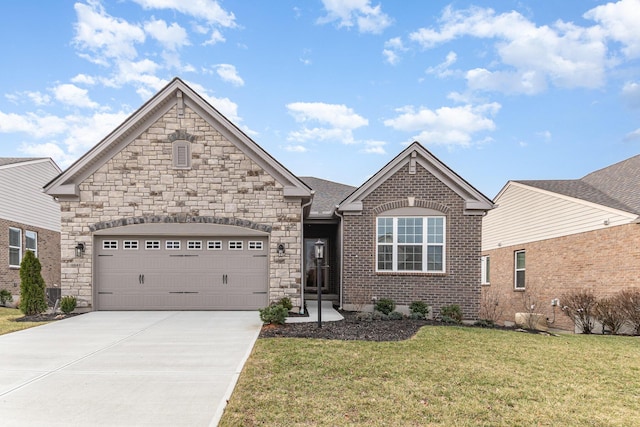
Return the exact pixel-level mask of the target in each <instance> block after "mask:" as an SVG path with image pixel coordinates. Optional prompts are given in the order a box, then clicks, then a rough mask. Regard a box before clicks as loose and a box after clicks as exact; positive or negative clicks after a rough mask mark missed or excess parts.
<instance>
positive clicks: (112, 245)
mask: <svg viewBox="0 0 640 427" xmlns="http://www.w3.org/2000/svg"><path fill="white" fill-rule="evenodd" d="M102 249H118V241H117V240H103V241H102Z"/></svg>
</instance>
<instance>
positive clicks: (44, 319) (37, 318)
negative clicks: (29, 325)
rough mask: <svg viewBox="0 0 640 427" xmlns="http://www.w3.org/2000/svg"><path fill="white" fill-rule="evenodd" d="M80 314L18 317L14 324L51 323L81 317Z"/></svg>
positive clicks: (43, 314)
mask: <svg viewBox="0 0 640 427" xmlns="http://www.w3.org/2000/svg"><path fill="white" fill-rule="evenodd" d="M80 314H82V313H70V314H63V313H41V314H33V315H30V316H22V317H18V318H17V319H14V322H51V321H54V320H62V319H66V318H68V317H73V316H79V315H80Z"/></svg>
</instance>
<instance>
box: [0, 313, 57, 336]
mask: <svg viewBox="0 0 640 427" xmlns="http://www.w3.org/2000/svg"><path fill="white" fill-rule="evenodd" d="M22 316H23V314H22V312H21V311H20V310H18V309H15V308H6V307H0V335H3V334H8V333H10V332H15V331H20V330H22V329H28V328H33V327H34V326H39V325H42V324H44V323H46V322H15V321H14V320H15V319H17V318H18V317H22Z"/></svg>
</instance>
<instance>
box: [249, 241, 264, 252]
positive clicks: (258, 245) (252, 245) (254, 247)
mask: <svg viewBox="0 0 640 427" xmlns="http://www.w3.org/2000/svg"><path fill="white" fill-rule="evenodd" d="M262 248H263V242H261V241H259V240H257V241H254V240H249V250H250V251H261V250H262Z"/></svg>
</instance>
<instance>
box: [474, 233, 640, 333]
mask: <svg viewBox="0 0 640 427" xmlns="http://www.w3.org/2000/svg"><path fill="white" fill-rule="evenodd" d="M639 243H640V224H627V225H621V226H615V227H610V228H605V229H601V230H596V231H590V232H586V233H580V234H574V235H570V236H564V237H559V238H556V239H547V240H542V241H539V242H532V243H526V244H522V245H518V246H509V247H504V248H500V249H494V250H490V251H484V252H483V255H488V256H490V260H491V261H490V264H491V267H490V282H491V284H490V285H489V286H483V287H482V291H483V292H485V293H487V292H492V293H495V294H497V295H499V304H500V306H501V307H502V309H503V313H502V318H501V322H500V323H504V322H505V321H507V322H513V321H514V318H515V313H517V312H523V311H526V310H525V307H524V303H523V298H524V297H527V298H528V300H529V301H537V304H536V305H537V306H536V308H535V311H536V312H538V313H541V314H544V315H545V316H546V317H548V318H549V319H550V320H553V319H554V309H553V307H552V306H551V300H552V299H554V298H559V299H560V307H561V306H562V294H564V293H566V292H571V291H577V290H581V289H587V290H591V291H592V292H593V293H594V294H595V295H596V296H597V297H603V296H609V295H613V294H615V293H616V292H618V291H620V290H622V289H625V288H636V289H637V288H640V245H639ZM517 250H524V251H525V253H526V255H525V256H526V273H525V289H526V291H524V292H523V291H516V290H514V286H513V283H514V251H517ZM560 307H557V308H556V309H555V322H554V323H553V324H550V327H553V328H557V329H564V330H569V331H573V330H574V326H573V322H571V321H570V320H569V318H568V317H567V316H565V315H564V314H563V313H562V311H561V310H560Z"/></svg>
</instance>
